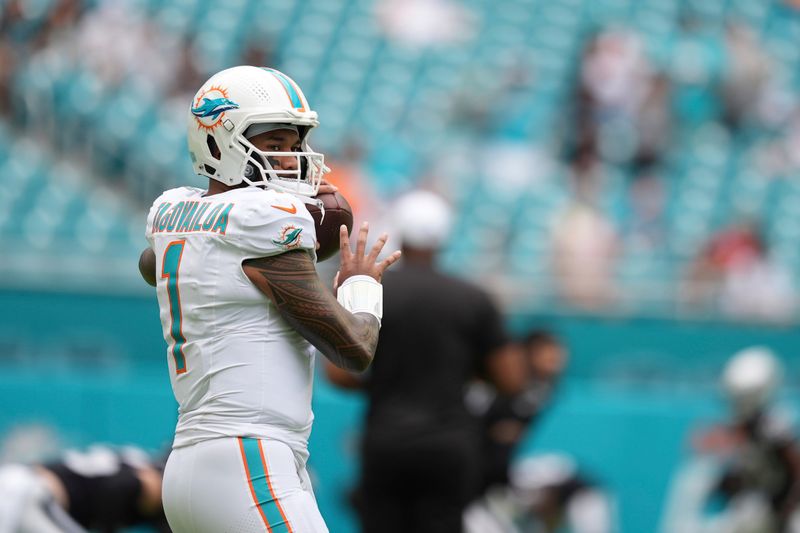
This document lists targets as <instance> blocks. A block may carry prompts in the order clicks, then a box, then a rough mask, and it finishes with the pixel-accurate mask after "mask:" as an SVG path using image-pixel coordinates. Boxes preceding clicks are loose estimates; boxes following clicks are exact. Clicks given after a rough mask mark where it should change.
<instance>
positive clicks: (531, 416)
mask: <svg viewBox="0 0 800 533" xmlns="http://www.w3.org/2000/svg"><path fill="white" fill-rule="evenodd" d="M521 350H522V353H523V357H524V359H525V364H526V366H527V368H528V372H527V373H528V382H527V384H526V386H525V389H524V390H523V391H522V392H520V393H519V394H514V395H506V394H498V393H497V391H496V390H495V389H494V388H493V387H492V386H491V385H489V384H487V383H485V382H483V381H476V382H475V383H473V384H471V385H470V388H469V389H468V391H467V396H466V402H467V408H468V409H469V410H470V412H471V413H472V414H473V416H475V417H477V418H478V420H479V422H480V424H481V427H482V428H483V429H482V433H483V452H482V453H481V457H482V459H483V464H484V469H483V482H482V486H481V487H480V491H479V494H480V495H483V494H484V493H485V492H486V491H487V490H488V489H490V488H491V487H494V486H507V485H508V483H509V478H508V476H509V468H510V466H511V459H512V457H513V456H514V454H515V452H516V451H517V446H518V445H519V443H520V441H521V440H522V439H523V437H525V435H526V434H527V433H528V431H530V427H531V425H532V424H533V422H534V421H535V420H536V419H537V418H538V417H539V416H541V415H542V412H543V411H544V410H545V409H546V408H547V407H548V406H549V404H550V401H551V398H552V396H553V393H554V391H555V388H556V387H557V386H558V382H559V380H560V378H561V374H562V373H563V371H564V367H565V366H566V363H567V351H566V348H565V346H564V345H563V344H562V343H561V341H560V340H559V339H558V337H556V336H555V335H554V334H552V333H550V332H549V331H545V330H536V331H532V332H531V333H529V334H528V335H527V336H526V337H525V339H524V340H523V341H522V342H521Z"/></svg>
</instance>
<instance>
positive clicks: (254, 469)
mask: <svg viewBox="0 0 800 533" xmlns="http://www.w3.org/2000/svg"><path fill="white" fill-rule="evenodd" d="M239 440H240V441H241V445H242V449H243V450H244V459H245V462H246V464H247V470H248V472H249V473H250V478H249V479H248V480H247V482H248V483H250V487H251V489H252V491H253V494H254V495H255V496H254V497H255V499H256V503H257V505H258V507H259V508H260V509H261V514H262V516H263V517H264V519H265V520H266V522H267V527H268V528H269V530H270V531H271V532H272V533H291V531H292V529H291V527H290V526H289V523H288V521H287V520H285V519H284V516H283V512H282V511H281V508H280V507H279V505H280V504H279V503H278V499H277V498H276V497H275V493H274V492H273V490H272V485H271V480H270V479H269V472H268V471H267V469H266V458H265V457H264V455H263V451H262V449H261V446H260V445H259V442H258V439H252V438H247V437H240V438H239Z"/></svg>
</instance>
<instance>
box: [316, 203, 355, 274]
mask: <svg viewBox="0 0 800 533" xmlns="http://www.w3.org/2000/svg"><path fill="white" fill-rule="evenodd" d="M316 198H317V199H318V200H322V205H323V206H325V218H324V219H323V220H322V221H321V222H320V218H322V217H321V211H320V209H319V208H318V207H317V206H315V205H306V207H307V208H308V212H309V213H311V216H312V217H314V226H315V227H316V230H317V241H318V242H319V248H318V249H317V262H319V261H325V260H326V259H329V258H330V257H332V256H333V255H335V254H336V252H338V251H339V228H340V227H341V225H342V224H344V225H345V226H347V234H348V235H349V234H350V233H351V232H352V231H353V209H352V208H351V207H350V204H348V203H347V200H346V199H345V197H344V196H342V195H341V194H339V193H338V192H333V193H323V194H319V195H317V197H316Z"/></svg>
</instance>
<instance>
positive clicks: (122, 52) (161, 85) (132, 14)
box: [74, 2, 181, 94]
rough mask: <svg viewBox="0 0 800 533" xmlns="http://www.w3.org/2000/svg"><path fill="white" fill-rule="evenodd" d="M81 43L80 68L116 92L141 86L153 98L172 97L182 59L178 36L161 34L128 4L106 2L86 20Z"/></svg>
mask: <svg viewBox="0 0 800 533" xmlns="http://www.w3.org/2000/svg"><path fill="white" fill-rule="evenodd" d="M74 36H75V38H76V39H77V43H76V44H77V50H76V53H77V59H78V64H79V65H81V66H84V67H85V68H88V69H89V70H90V71H91V72H93V73H94V74H95V75H96V76H97V77H98V78H99V79H100V81H101V82H102V83H103V85H105V86H107V87H110V88H114V87H118V86H119V85H121V84H122V83H124V82H130V83H138V84H139V85H138V86H137V89H138V90H146V91H148V93H150V94H154V93H158V92H161V93H164V92H166V93H169V92H170V91H169V87H170V86H171V85H172V84H173V83H174V81H175V80H174V78H175V72H176V70H177V69H178V61H179V60H180V59H181V54H180V53H179V50H180V45H181V43H180V41H179V39H178V37H177V36H175V35H172V34H168V33H166V32H163V31H160V29H159V27H158V26H156V24H155V23H154V22H153V21H151V20H148V19H147V18H145V17H144V14H143V13H142V12H141V11H139V10H135V9H132V8H131V7H129V6H127V5H126V4H125V3H124V2H104V3H101V4H100V6H99V7H98V8H96V9H93V10H91V11H89V12H88V13H87V15H86V16H85V17H84V18H83V19H82V21H81V26H80V28H79V31H78V32H77V33H76V34H75V35H74Z"/></svg>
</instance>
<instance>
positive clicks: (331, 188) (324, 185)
mask: <svg viewBox="0 0 800 533" xmlns="http://www.w3.org/2000/svg"><path fill="white" fill-rule="evenodd" d="M338 190H339V187H337V186H336V185H334V184H333V183H330V182H328V181H327V180H322V181H320V183H319V191H317V196H319V195H320V194H331V193H334V192H336V191H338Z"/></svg>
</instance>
